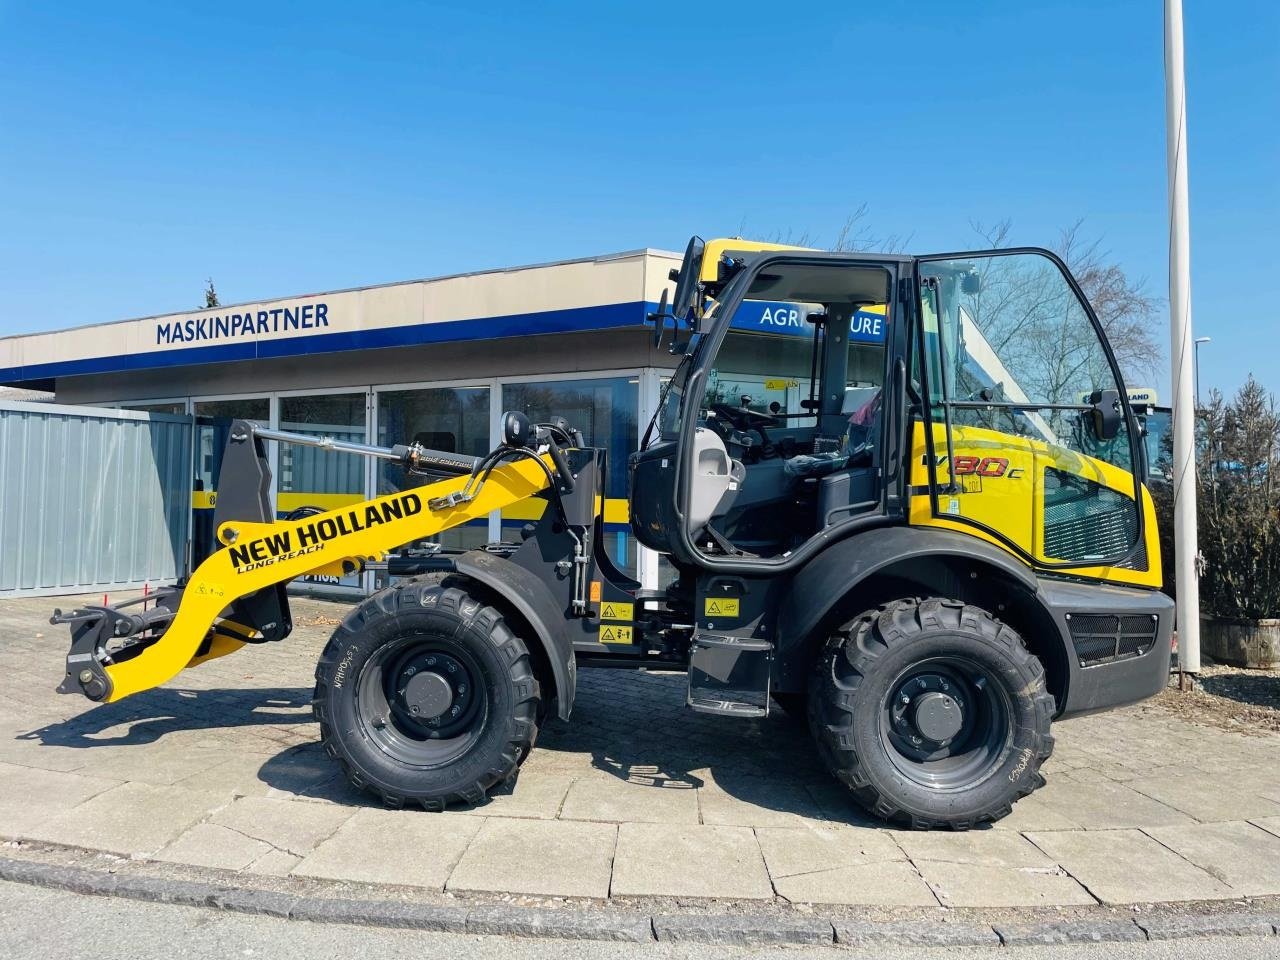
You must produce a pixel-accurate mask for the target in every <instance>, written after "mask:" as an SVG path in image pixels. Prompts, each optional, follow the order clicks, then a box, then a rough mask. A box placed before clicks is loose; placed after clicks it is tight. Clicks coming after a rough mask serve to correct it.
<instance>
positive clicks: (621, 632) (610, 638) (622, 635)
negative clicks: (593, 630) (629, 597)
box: [600, 623, 631, 644]
mask: <svg viewBox="0 0 1280 960" xmlns="http://www.w3.org/2000/svg"><path fill="white" fill-rule="evenodd" d="M600 642H601V643H622V644H629V643H631V628H630V627H619V626H615V625H614V624H612V623H602V624H601V625H600Z"/></svg>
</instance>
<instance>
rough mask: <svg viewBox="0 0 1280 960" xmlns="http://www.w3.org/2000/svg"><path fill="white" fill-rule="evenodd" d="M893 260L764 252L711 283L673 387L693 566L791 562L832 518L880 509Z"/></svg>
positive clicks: (893, 458)
mask: <svg viewBox="0 0 1280 960" xmlns="http://www.w3.org/2000/svg"><path fill="white" fill-rule="evenodd" d="M900 266H901V259H891V258H881V257H863V256H847V255H833V254H822V253H791V252H786V253H764V254H761V255H760V256H759V257H757V258H756V259H755V260H753V261H751V262H749V263H748V264H746V265H745V266H744V267H743V268H742V269H741V272H740V273H738V274H737V275H735V277H734V278H733V279H732V280H731V281H730V282H729V283H728V285H727V286H726V287H725V288H724V290H723V291H722V292H721V294H720V300H719V303H718V304H717V305H716V306H715V308H714V310H713V311H712V312H711V313H710V314H709V315H708V316H707V318H706V319H705V320H704V322H703V325H702V330H703V331H704V334H703V336H702V338H701V340H700V342H699V344H698V348H697V354H696V356H695V358H694V361H693V364H692V366H691V368H690V370H689V372H688V376H687V377H684V378H680V382H679V383H677V384H675V387H674V390H673V391H672V395H673V396H675V397H677V398H678V400H679V403H680V405H681V406H680V416H679V431H680V433H679V436H680V443H681V451H680V458H679V463H680V476H679V490H678V492H677V507H678V509H677V513H678V514H679V515H681V516H682V518H683V532H684V534H685V536H686V537H687V542H688V543H689V545H690V548H691V549H690V553H691V554H692V557H691V559H693V561H694V562H695V563H698V564H699V565H701V566H704V567H707V568H715V569H726V568H727V567H728V566H738V567H740V568H744V569H749V568H751V567H756V568H757V569H759V568H761V567H765V566H769V567H789V566H793V565H798V564H799V563H801V562H803V560H804V559H806V558H807V556H808V555H810V554H811V553H812V552H813V551H814V549H815V546H814V545H815V543H816V542H817V540H818V539H819V535H820V534H822V533H824V532H825V531H827V530H829V529H830V528H831V527H833V526H837V525H841V524H845V523H849V522H851V521H854V520H858V519H860V518H864V517H866V516H868V515H872V514H876V515H878V514H881V513H883V512H884V510H885V504H886V498H885V491H886V487H887V484H886V465H888V464H893V463H896V462H898V461H899V460H900V454H899V453H898V452H897V449H896V447H897V445H896V444H894V447H895V449H894V451H893V453H892V454H887V451H886V442H887V439H888V438H890V437H891V436H893V435H894V432H895V431H894V429H890V428H888V427H887V425H886V418H887V416H888V411H890V409H891V408H893V407H894V406H895V404H894V403H893V402H891V401H890V398H889V396H888V394H889V393H890V392H892V390H891V384H890V379H891V377H890V373H891V366H892V365H891V358H892V357H895V356H900V355H901V345H900V344H898V343H897V342H896V340H897V338H898V337H899V336H901V337H903V338H905V332H903V330H902V329H901V326H900V325H899V324H898V323H897V322H896V321H897V315H898V304H897V301H896V295H897V291H898V283H897V280H898V276H899V267H900ZM667 423H669V420H668V419H667V418H664V430H665V428H666V424H667ZM888 472H889V474H890V475H892V474H894V473H895V471H892V470H890V471H888Z"/></svg>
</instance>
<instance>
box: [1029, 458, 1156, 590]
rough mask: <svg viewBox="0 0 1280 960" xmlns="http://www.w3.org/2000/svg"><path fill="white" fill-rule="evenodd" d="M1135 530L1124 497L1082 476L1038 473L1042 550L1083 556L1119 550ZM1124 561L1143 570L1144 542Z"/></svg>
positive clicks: (1048, 553)
mask: <svg viewBox="0 0 1280 960" xmlns="http://www.w3.org/2000/svg"><path fill="white" fill-rule="evenodd" d="M1137 535H1138V512H1137V510H1135V509H1134V502H1133V498H1132V497H1127V496H1125V495H1124V494H1122V493H1118V492H1117V491H1115V490H1112V489H1110V488H1109V487H1104V486H1102V484H1099V483H1094V482H1093V481H1092V480H1087V479H1085V478H1084V477H1080V476H1076V475H1075V474H1072V473H1067V472H1066V471H1063V470H1055V469H1054V468H1052V467H1049V468H1047V469H1046V470H1045V472H1044V555H1045V556H1046V557H1049V558H1051V559H1054V560H1067V561H1073V562H1078V561H1086V560H1093V559H1101V558H1105V557H1114V556H1116V555H1117V554H1121V553H1124V552H1125V551H1126V550H1128V549H1129V547H1130V546H1131V545H1132V544H1133V542H1134V540H1135V539H1136V538H1137ZM1125 566H1127V567H1129V568H1131V569H1135V570H1145V569H1147V558H1146V550H1145V544H1144V545H1143V549H1141V550H1139V552H1138V553H1137V554H1136V555H1135V556H1134V557H1132V558H1131V559H1130V560H1129V562H1128V563H1126V564H1125Z"/></svg>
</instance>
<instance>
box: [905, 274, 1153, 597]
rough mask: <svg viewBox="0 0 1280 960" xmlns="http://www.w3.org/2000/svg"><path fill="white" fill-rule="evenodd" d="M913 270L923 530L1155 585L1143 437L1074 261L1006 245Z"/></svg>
mask: <svg viewBox="0 0 1280 960" xmlns="http://www.w3.org/2000/svg"><path fill="white" fill-rule="evenodd" d="M916 272H917V293H918V299H917V302H916V308H917V309H916V318H915V323H914V331H913V333H914V338H913V350H914V353H913V359H912V364H911V376H912V382H913V388H914V389H915V390H916V391H918V395H919V396H920V398H921V403H922V409H923V415H922V416H921V418H920V420H919V422H918V423H916V424H915V425H914V427H913V431H912V437H911V458H910V463H911V467H910V469H911V493H912V499H911V503H910V519H911V522H912V523H913V524H918V525H928V526H940V527H946V528H950V529H957V530H962V531H964V532H966V533H970V534H974V535H977V536H980V537H982V538H984V539H987V540H989V541H992V542H994V543H997V544H998V545H1000V546H1002V547H1004V548H1005V549H1008V550H1010V551H1011V552H1013V553H1015V554H1017V555H1018V556H1020V557H1021V558H1022V559H1023V560H1024V561H1026V562H1027V563H1029V564H1031V565H1033V566H1037V567H1041V568H1044V569H1062V570H1071V571H1072V572H1075V573H1081V574H1083V575H1086V576H1089V575H1095V576H1104V577H1111V578H1118V579H1126V580H1132V581H1135V582H1145V580H1146V579H1150V574H1151V572H1152V570H1151V568H1152V565H1153V564H1154V565H1155V567H1156V568H1157V569H1156V571H1155V572H1156V575H1157V576H1158V555H1157V554H1156V548H1155V543H1154V524H1153V523H1150V522H1146V521H1147V520H1148V519H1149V497H1148V496H1147V494H1146V491H1145V490H1144V488H1143V486H1142V483H1141V480H1140V474H1141V470H1140V469H1139V467H1140V464H1141V462H1142V461H1141V450H1140V448H1139V446H1138V444H1139V443H1140V437H1139V431H1138V430H1137V427H1136V421H1135V420H1134V418H1133V414H1132V411H1131V409H1130V408H1129V403H1128V399H1127V394H1126V391H1125V389H1124V384H1123V381H1122V379H1121V375H1120V370H1119V368H1118V366H1117V364H1116V362H1115V358H1114V356H1113V354H1112V352H1111V349H1110V346H1109V344H1108V343H1107V340H1106V337H1105V334H1104V332H1103V330H1102V327H1101V324H1100V323H1099V322H1098V319H1097V317H1096V316H1095V315H1094V313H1093V311H1092V309H1091V308H1090V306H1089V304H1088V302H1087V300H1086V299H1085V297H1084V295H1083V293H1082V292H1081V291H1080V289H1079V286H1078V285H1077V284H1076V282H1075V280H1074V279H1073V278H1072V277H1071V275H1070V273H1069V272H1068V271H1067V269H1066V266H1065V265H1064V264H1063V263H1062V262H1061V261H1060V260H1059V259H1058V258H1057V257H1055V256H1054V255H1053V254H1051V253H1049V252H1048V251H1045V250H1038V249H1008V250H989V251H979V252H974V253H962V254H946V255H939V256H931V257H922V258H920V259H918V260H917V261H916ZM1148 540H1150V544H1148ZM1117 570H1119V573H1118V574H1117ZM1156 582H1157V583H1158V580H1157V581H1156Z"/></svg>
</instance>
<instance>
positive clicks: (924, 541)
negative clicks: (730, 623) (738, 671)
mask: <svg viewBox="0 0 1280 960" xmlns="http://www.w3.org/2000/svg"><path fill="white" fill-rule="evenodd" d="M932 557H936V558H948V557H954V558H956V559H958V560H963V561H964V562H965V564H966V565H969V566H973V565H974V564H979V565H982V566H985V567H987V568H989V569H991V570H992V572H993V573H995V574H998V575H1003V576H1004V577H1005V578H1006V579H1008V580H1010V581H1012V582H1013V583H1015V584H1018V585H1019V586H1022V587H1024V588H1025V589H1026V590H1027V592H1028V593H1029V594H1031V595H1033V596H1034V595H1035V593H1036V590H1037V587H1038V581H1037V579H1036V576H1035V574H1034V573H1033V572H1032V570H1031V569H1030V568H1029V567H1027V566H1026V565H1025V564H1023V563H1021V562H1020V561H1019V560H1017V559H1016V558H1014V557H1013V556H1011V555H1010V554H1008V553H1006V552H1005V551H1003V550H1001V549H1000V548H998V547H995V546H992V545H991V544H988V543H984V542H983V541H981V540H979V539H977V538H976V537H968V536H965V535H964V534H961V533H950V532H948V531H944V530H918V529H914V528H912V527H878V528H876V529H873V530H868V531H866V532H864V533H859V534H855V535H853V536H851V537H848V538H846V539H844V540H840V541H837V542H836V543H834V544H832V545H831V546H830V547H829V548H827V549H826V550H824V551H823V552H822V553H820V554H818V556H816V557H814V558H813V559H812V560H810V561H809V563H807V564H806V565H805V566H804V567H802V568H801V569H800V572H799V573H797V574H796V576H795V579H794V580H792V582H791V585H790V587H789V589H788V590H787V591H786V593H785V596H784V598H783V601H782V606H781V608H780V609H779V611H778V628H777V630H778V633H777V639H776V641H775V643H776V649H777V658H778V665H779V668H780V670H781V675H780V679H783V680H784V681H786V682H789V681H790V680H791V679H795V680H796V683H799V684H800V685H799V686H795V684H791V686H783V687H782V689H791V688H792V687H795V689H803V685H804V683H805V682H807V679H803V680H802V679H798V678H792V677H791V673H792V672H793V671H794V670H797V669H801V668H802V667H807V664H808V662H809V661H808V660H807V659H806V658H804V657H800V656H791V654H792V653H794V652H796V651H798V650H800V649H801V648H803V646H804V645H805V643H806V641H807V640H808V638H809V637H810V636H811V635H812V634H813V632H814V631H815V630H816V629H817V628H818V627H819V626H820V625H821V624H822V623H823V622H824V621H825V620H827V619H828V618H829V617H830V616H831V615H832V614H833V612H834V611H835V610H836V607H837V606H838V605H839V604H840V602H841V601H842V600H843V599H844V598H845V597H846V596H848V594H849V592H850V591H851V590H853V589H854V588H855V587H857V585H858V584H859V583H861V582H862V581H864V580H866V579H867V578H868V577H871V576H873V575H875V574H876V573H879V572H880V571H882V570H885V569H887V568H888V567H891V566H894V565H896V564H901V563H903V561H904V559H907V558H909V562H916V561H920V560H925V559H928V558H932ZM908 575H909V572H908Z"/></svg>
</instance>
